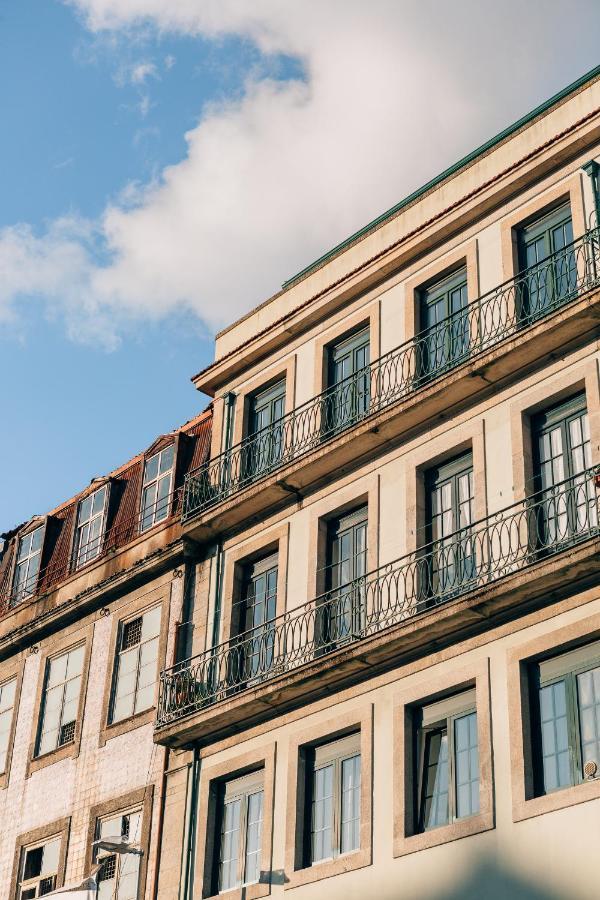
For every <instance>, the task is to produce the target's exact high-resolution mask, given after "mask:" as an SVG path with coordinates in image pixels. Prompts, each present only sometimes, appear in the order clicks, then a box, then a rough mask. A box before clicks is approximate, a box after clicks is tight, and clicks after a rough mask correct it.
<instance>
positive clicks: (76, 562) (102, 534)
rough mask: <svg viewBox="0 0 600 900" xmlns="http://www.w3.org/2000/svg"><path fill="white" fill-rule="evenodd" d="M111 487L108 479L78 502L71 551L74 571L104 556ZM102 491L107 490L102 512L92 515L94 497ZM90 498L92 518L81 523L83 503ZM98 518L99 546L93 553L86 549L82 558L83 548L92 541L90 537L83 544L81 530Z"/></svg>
mask: <svg viewBox="0 0 600 900" xmlns="http://www.w3.org/2000/svg"><path fill="white" fill-rule="evenodd" d="M110 488H111V483H110V481H106V482H105V483H104V484H102V485H99V486H98V487H97V488H95V489H94V490H93V491H90V492H89V494H86V496H85V497H82V498H81V499H80V500H79V502H78V503H77V512H76V514H75V525H74V530H73V549H72V552H71V568H72V570H73V571H74V572H77V571H79V569H83V567H84V566H87V565H88V564H89V563H91V562H93V561H94V560H96V559H98V558H99V557H100V556H102V553H103V548H104V540H105V538H106V523H107V520H108V506H109V503H110V493H111V491H110ZM101 491H104V492H105V494H104V504H103V507H102V512H101V514H100V515H99V516H98V515H96V516H92V515H91V511H92V510H93V508H94V499H93V498H94V497H95V496H96V494H99V493H100V492H101ZM88 500H91V506H90V518H89V519H86V521H85V522H84V523H83V524H81V522H80V521H79V516H80V512H81V508H82V505H83V504H84V503H86V502H87V501H88ZM96 518H101V524H100V531H99V533H98V537H97V548H96V549H95V552H93V554H92V555H90V553H91V551H89V550H86V551H85V552H84V556H85V558H84V559H81V558H80V556H81V548H82V547H87V546H88V545H89V543H90V540H89V537H88V540H87V542H86V543H85V544H81V532H82V530H83V528H85V527H86V526H91V523H92V522H93V521H94V520H95V519H96ZM88 534H89V532H88Z"/></svg>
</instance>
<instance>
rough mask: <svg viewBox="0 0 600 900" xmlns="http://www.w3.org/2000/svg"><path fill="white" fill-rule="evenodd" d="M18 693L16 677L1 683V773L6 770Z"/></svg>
mask: <svg viewBox="0 0 600 900" xmlns="http://www.w3.org/2000/svg"><path fill="white" fill-rule="evenodd" d="M16 693H17V679H16V678H12V679H11V680H10V681H5V682H4V684H0V775H2V774H4V772H6V758H7V755H8V742H9V738H10V729H11V725H12V719H13V712H14V706H15V697H16Z"/></svg>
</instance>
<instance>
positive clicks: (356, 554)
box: [317, 506, 368, 646]
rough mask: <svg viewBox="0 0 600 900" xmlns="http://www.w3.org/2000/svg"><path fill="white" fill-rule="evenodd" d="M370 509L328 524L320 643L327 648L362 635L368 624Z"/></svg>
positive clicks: (319, 624)
mask: <svg viewBox="0 0 600 900" xmlns="http://www.w3.org/2000/svg"><path fill="white" fill-rule="evenodd" d="M367 520H368V509H367V507H366V506H362V507H361V508H360V509H357V510H354V512H352V513H349V514H348V515H345V516H342V517H341V518H339V519H334V520H333V521H331V522H329V523H328V529H327V557H326V559H327V564H326V568H325V590H326V594H325V596H324V598H323V609H322V613H321V615H320V616H319V619H318V621H317V641H318V643H322V644H323V645H325V646H328V645H329V644H331V643H335V642H336V641H340V640H342V639H343V638H347V637H350V636H352V635H357V634H360V633H361V630H362V628H363V626H364V620H365V584H364V580H363V579H364V576H365V575H366V572H367Z"/></svg>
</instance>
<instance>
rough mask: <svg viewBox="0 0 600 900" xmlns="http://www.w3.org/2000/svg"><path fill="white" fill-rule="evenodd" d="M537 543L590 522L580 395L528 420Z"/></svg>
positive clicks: (567, 535)
mask: <svg viewBox="0 0 600 900" xmlns="http://www.w3.org/2000/svg"><path fill="white" fill-rule="evenodd" d="M532 438H533V462H534V488H535V504H534V509H535V514H536V517H537V518H536V525H537V539H538V544H539V545H540V546H541V547H542V548H543V547H547V546H552V545H554V544H556V543H560V542H562V541H568V540H571V539H573V538H574V537H576V536H577V535H578V534H581V533H585V532H587V531H588V530H589V529H590V528H591V527H594V526H596V524H597V520H598V511H597V507H596V492H595V488H594V486H593V482H592V479H591V478H586V477H585V474H584V473H585V470H586V469H589V468H590V467H591V465H592V457H591V449H590V430H589V422H588V415H587V409H586V402H585V394H578V395H577V396H576V397H572V398H571V399H570V400H568V401H566V402H564V403H560V404H558V405H557V406H554V407H552V408H551V409H548V410H546V411H545V412H543V413H541V414H540V415H538V416H536V417H535V418H534V419H533V420H532Z"/></svg>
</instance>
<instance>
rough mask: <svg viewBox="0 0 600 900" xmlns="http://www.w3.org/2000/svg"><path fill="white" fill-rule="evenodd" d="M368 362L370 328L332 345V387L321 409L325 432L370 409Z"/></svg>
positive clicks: (344, 426)
mask: <svg viewBox="0 0 600 900" xmlns="http://www.w3.org/2000/svg"><path fill="white" fill-rule="evenodd" d="M368 366H369V329H368V328H363V329H362V330H361V331H359V332H357V333H356V334H353V335H352V336H351V337H348V338H345V339H344V340H343V341H340V342H339V343H337V344H333V346H331V347H330V348H329V360H328V370H329V371H328V385H329V390H328V392H327V394H326V397H325V400H324V405H323V409H322V412H321V416H322V420H323V430H324V431H325V432H329V431H331V430H334V431H335V430H338V429H341V428H346V427H347V426H348V425H351V424H352V423H353V422H356V421H358V419H360V418H361V417H362V416H364V415H366V414H367V413H368V412H369V401H370V383H371V375H370V371H369V368H368Z"/></svg>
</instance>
